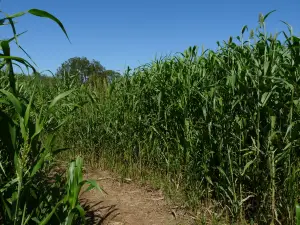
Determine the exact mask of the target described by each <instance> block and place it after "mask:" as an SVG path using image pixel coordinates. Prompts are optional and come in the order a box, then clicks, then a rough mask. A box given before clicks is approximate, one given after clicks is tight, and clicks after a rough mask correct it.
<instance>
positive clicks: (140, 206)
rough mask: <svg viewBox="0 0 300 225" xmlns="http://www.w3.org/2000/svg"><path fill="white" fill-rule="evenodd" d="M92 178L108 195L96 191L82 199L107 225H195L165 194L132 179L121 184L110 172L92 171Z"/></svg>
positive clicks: (90, 173) (87, 174) (87, 175)
mask: <svg viewBox="0 0 300 225" xmlns="http://www.w3.org/2000/svg"><path fill="white" fill-rule="evenodd" d="M86 177H87V178H88V179H94V180H97V182H98V184H99V186H100V187H102V188H103V189H104V190H105V191H106V193H107V194H105V193H99V192H98V191H96V190H92V191H90V192H87V193H84V194H83V195H82V199H83V200H84V201H86V202H87V204H88V205H90V206H91V207H92V204H94V207H92V209H93V212H96V215H98V216H100V217H101V224H104V225H175V224H176V225H179V224H182V225H191V224H193V223H192V219H191V217H190V216H188V215H186V214H184V213H183V212H182V211H180V210H176V209H174V208H172V207H170V206H169V205H168V204H167V203H166V201H165V199H164V196H163V194H162V193H161V191H157V190H151V189H150V188H147V187H141V186H140V185H137V184H135V183H134V182H132V181H130V180H127V182H126V180H125V182H121V180H120V179H118V178H117V177H116V176H114V175H113V174H112V173H110V172H107V171H101V170H90V171H88V172H86Z"/></svg>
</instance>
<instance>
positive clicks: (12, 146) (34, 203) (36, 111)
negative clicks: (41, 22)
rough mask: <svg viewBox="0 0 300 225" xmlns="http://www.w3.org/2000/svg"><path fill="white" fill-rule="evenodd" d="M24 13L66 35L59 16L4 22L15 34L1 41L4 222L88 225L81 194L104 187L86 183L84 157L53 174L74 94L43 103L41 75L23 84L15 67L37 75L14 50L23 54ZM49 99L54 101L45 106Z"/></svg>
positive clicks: (0, 205)
mask: <svg viewBox="0 0 300 225" xmlns="http://www.w3.org/2000/svg"><path fill="white" fill-rule="evenodd" d="M25 13H29V14H32V15H35V16H39V17H46V18H49V19H51V20H53V21H54V22H56V23H57V24H58V25H59V26H60V27H61V29H62V30H63V31H64V32H65V34H66V31H65V29H64V27H63V25H62V24H61V22H60V21H59V20H58V19H57V18H56V17H54V16H53V15H51V14H49V13H48V12H45V11H42V10H38V9H31V10H29V11H27V12H20V13H17V14H14V15H7V16H6V17H4V18H2V19H0V25H1V26H11V28H12V31H13V37H12V38H10V39H5V40H0V44H1V51H2V52H1V54H0V69H1V71H0V73H1V74H0V79H1V81H2V82H1V89H0V224H9V225H11V224H15V225H17V224H18V225H19V224H22V225H25V224H41V225H42V224H78V223H81V224H84V223H85V222H86V215H85V210H84V208H83V207H82V205H81V204H80V202H79V194H80V191H81V189H82V187H83V185H84V184H89V187H88V190H90V189H92V188H97V189H99V190H100V188H99V187H98V185H97V184H96V183H95V182H94V181H91V180H83V177H82V163H83V162H82V159H81V158H80V157H78V158H77V159H76V160H73V161H71V162H70V164H69V170H68V172H67V177H66V178H64V175H63V174H58V173H54V174H53V172H55V171H54V164H53V159H54V157H55V155H57V154H58V153H60V152H61V151H63V150H66V149H62V148H58V149H57V148H56V146H57V143H55V140H56V137H57V135H58V134H59V128H60V127H61V126H62V125H63V124H64V123H65V122H66V121H67V120H66V116H65V117H63V116H61V117H60V118H57V117H56V116H57V112H59V109H62V107H63V106H62V105H60V107H58V105H59V102H61V101H62V99H65V98H67V97H68V96H70V95H71V94H72V92H74V91H75V90H67V91H65V92H63V93H60V94H58V93H59V91H60V90H57V91H56V92H52V93H55V95H54V96H51V95H49V94H48V98H46V99H43V101H36V98H35V96H36V95H38V96H39V97H40V98H41V97H44V96H43V95H42V94H41V93H42V92H41V88H42V86H37V83H36V82H35V83H32V82H31V80H33V81H34V80H36V79H38V75H36V76H35V77H27V78H26V79H25V80H26V81H27V82H26V83H25V82H19V81H21V80H22V77H17V76H16V74H15V73H14V65H16V63H19V64H22V65H25V66H26V67H30V68H31V69H32V70H33V71H34V73H35V72H36V71H35V68H34V66H32V64H31V63H29V62H28V61H26V60H25V59H23V58H20V57H16V56H12V55H11V52H10V44H11V42H13V41H15V42H16V44H17V46H18V47H19V48H20V49H22V50H23V48H22V47H21V46H20V45H19V43H18V37H19V36H20V35H19V34H17V33H16V28H15V21H14V20H15V19H16V18H18V17H20V16H22V15H24V14H25ZM66 35H67V34H66ZM24 78H25V77H23V79H24ZM17 80H18V82H17ZM43 83H44V84H45V81H44V82H43ZM30 84H33V85H30ZM24 87H25V88H24ZM29 89H30V90H29ZM48 89H49V85H48ZM52 97H53V99H52ZM47 99H49V100H50V101H49V102H47V101H46V102H45V100H47ZM65 105H66V106H68V107H69V108H71V110H65V109H64V110H63V112H65V113H70V111H72V110H74V108H76V106H74V103H72V102H68V101H67V103H65ZM51 173H52V176H51Z"/></svg>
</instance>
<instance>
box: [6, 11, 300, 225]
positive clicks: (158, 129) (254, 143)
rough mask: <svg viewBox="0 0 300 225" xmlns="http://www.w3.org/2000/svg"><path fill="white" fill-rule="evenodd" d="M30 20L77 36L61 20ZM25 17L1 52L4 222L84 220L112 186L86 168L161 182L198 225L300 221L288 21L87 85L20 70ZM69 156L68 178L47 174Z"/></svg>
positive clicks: (294, 60) (298, 136) (296, 53)
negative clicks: (93, 196)
mask: <svg viewBox="0 0 300 225" xmlns="http://www.w3.org/2000/svg"><path fill="white" fill-rule="evenodd" d="M26 13H29V14H32V15H35V16H39V17H47V18H48V19H51V20H53V21H54V22H55V23H57V24H58V25H59V26H60V28H61V29H62V31H63V32H64V33H65V34H66V35H67V32H66V31H65V29H64V27H63V24H62V23H61V22H60V21H59V20H58V19H57V18H56V17H54V16H52V15H51V14H49V13H47V12H45V11H41V10H36V9H33V10H29V11H28V12H26ZM22 15H23V14H15V15H12V16H7V17H5V18H4V19H2V20H1V25H2V26H11V28H12V33H13V35H12V38H11V39H5V40H1V51H2V52H1V54H0V60H1V61H0V63H1V64H0V65H1V68H2V70H1V76H0V79H1V84H0V86H1V90H0V224H80V223H84V221H85V220H87V218H86V216H85V209H84V206H82V205H81V203H80V201H79V198H78V196H79V192H80V190H81V189H82V187H83V184H88V186H87V187H88V190H90V189H92V188H94V189H98V190H99V191H101V187H99V186H98V185H97V184H96V182H95V181H93V180H84V179H83V175H82V163H83V161H84V162H85V163H86V164H88V165H90V166H93V167H97V166H99V165H100V164H101V165H105V167H106V168H109V169H110V170H114V171H117V172H118V173H120V174H130V175H131V176H134V177H137V178H138V179H141V180H147V181H150V182H152V184H153V185H158V186H159V188H162V189H163V190H164V192H165V194H166V195H168V196H169V198H170V199H171V201H174V202H177V203H180V204H181V205H183V206H184V207H185V208H186V209H188V210H191V211H194V212H199V213H198V217H199V224H282V225H285V224H290V225H295V224H297V222H298V224H300V206H299V205H298V204H299V201H300V38H299V37H297V36H295V35H294V34H293V30H292V28H291V26H290V25H289V24H287V23H286V30H285V31H282V32H280V33H273V34H271V33H268V31H267V27H266V24H265V21H266V20H267V18H268V16H272V15H270V14H267V15H265V16H264V15H260V16H259V23H258V26H257V28H256V29H253V30H252V29H250V28H248V27H247V26H244V27H243V28H242V30H241V32H240V34H238V33H237V35H239V36H238V37H237V38H232V37H229V39H228V41H224V42H221V41H220V42H218V43H217V44H218V49H217V50H216V51H213V50H209V49H208V50H205V49H202V50H199V49H198V47H196V46H195V47H189V48H187V50H186V51H184V52H183V53H180V54H175V55H172V56H168V57H162V58H159V59H155V60H153V61H151V62H150V63H148V64H146V65H143V66H140V67H138V68H136V69H133V70H131V69H129V68H128V70H127V71H126V72H125V73H124V74H122V75H121V76H118V77H116V78H114V79H110V77H109V76H107V75H102V76H100V75H99V76H97V75H95V76H91V77H90V78H89V79H88V80H85V81H84V82H83V81H82V80H80V79H78V76H77V75H76V74H72V73H70V72H68V71H66V72H65V73H63V76H56V75H54V76H44V75H42V74H40V73H37V72H35V70H33V73H32V74H30V75H26V72H25V71H24V74H19V73H18V74H16V73H15V72H14V69H13V68H14V67H15V63H19V64H23V65H25V66H27V67H28V68H30V69H31V70H32V69H33V68H34V65H33V64H32V63H31V62H30V61H29V60H28V61H26V60H25V59H22V58H18V57H16V56H12V55H14V54H13V53H10V43H11V42H15V41H17V40H18V43H19V42H20V45H21V43H22V38H21V37H19V35H18V33H17V31H16V30H15V27H14V20H15V19H16V18H19V17H21V16H22ZM20 21H21V19H20ZM234 36H236V34H235V35H234ZM67 37H68V36H67ZM19 39H20V40H19ZM45 44H46V43H45ZM66 158H67V159H70V162H69V163H68V169H67V170H66V173H65V174H66V176H63V175H61V176H58V175H56V176H55V177H54V178H53V177H48V176H46V175H48V174H49V173H50V172H51V171H52V170H53V167H54V165H55V161H56V159H66ZM205 209H209V211H210V213H209V215H208V214H207V213H204V212H206V210H205Z"/></svg>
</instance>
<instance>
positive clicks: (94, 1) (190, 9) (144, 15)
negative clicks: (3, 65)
mask: <svg viewBox="0 0 300 225" xmlns="http://www.w3.org/2000/svg"><path fill="white" fill-rule="evenodd" d="M30 8H39V9H43V10H47V11H49V12H50V13H52V14H54V15H55V16H57V17H58V18H59V19H60V20H61V21H62V22H63V24H64V26H65V28H66V30H67V32H68V34H69V36H70V39H71V42H72V43H71V44H70V43H69V42H68V40H67V39H66V38H65V37H64V35H63V33H62V32H61V31H60V29H59V27H58V26H57V25H56V24H54V23H53V22H51V21H50V20H47V19H41V18H36V17H33V16H29V15H28V16H25V17H23V18H19V19H18V24H17V25H16V27H17V31H18V32H22V31H25V30H28V32H27V33H26V34H25V35H24V36H22V37H20V43H21V45H22V46H23V47H24V48H25V49H26V50H27V51H28V53H29V54H30V55H31V57H32V58H33V59H34V61H35V62H36V63H37V65H38V66H39V68H38V69H39V70H40V71H41V70H45V69H50V70H51V71H53V72H55V71H56V69H57V67H58V66H59V65H60V64H61V63H62V62H64V61H65V60H67V59H69V58H71V57H75V56H79V57H81V56H85V57H87V58H89V59H96V60H99V61H100V63H101V64H102V65H103V66H105V67H106V68H107V69H113V70H120V71H124V69H125V68H126V67H127V66H130V67H132V68H135V67H137V66H139V65H141V64H144V63H147V62H149V61H151V60H152V59H154V58H155V56H156V55H157V56H161V55H166V54H170V53H176V52H182V51H184V50H185V49H186V48H188V47H189V46H193V45H198V46H200V47H201V46H202V45H204V47H205V48H212V49H214V48H215V47H216V41H222V40H228V38H229V36H237V35H239V34H240V30H241V28H242V27H243V26H244V25H248V26H249V27H251V28H255V27H256V26H257V20H258V14H259V13H260V12H262V13H264V14H266V13H267V12H269V11H271V10H273V9H275V10H277V12H275V13H274V14H272V16H270V18H269V20H268V22H267V27H268V28H269V31H276V30H277V31H279V30H282V29H283V28H284V26H283V24H282V23H281V22H280V20H284V21H287V22H288V23H290V24H291V25H292V26H293V28H294V30H295V34H296V35H297V36H299V30H300V27H299V26H300V25H299V12H300V1H299V0H289V1H288V2H286V1H282V0H251V1H240V0H239V1H238V0H226V1H225V0H207V1H203V0H202V1H201V0H184V1H182V0H181V1H178V0H173V1H171V0H152V1H145V0H144V1H142V0H140V1H137V0H126V1H125V0H108V1H100V0H84V1H83V0H72V1H71V0H69V1H68V0H2V1H1V3H0V9H1V10H2V11H4V12H6V13H9V14H12V13H16V12H19V11H24V10H27V9H30ZM5 31H6V33H1V34H0V38H3V37H6V38H7V37H10V36H11V33H10V32H8V30H7V29H6V30H5ZM12 50H13V51H14V52H13V54H15V55H16V54H19V53H20V52H18V51H17V50H16V49H15V48H13V49H12Z"/></svg>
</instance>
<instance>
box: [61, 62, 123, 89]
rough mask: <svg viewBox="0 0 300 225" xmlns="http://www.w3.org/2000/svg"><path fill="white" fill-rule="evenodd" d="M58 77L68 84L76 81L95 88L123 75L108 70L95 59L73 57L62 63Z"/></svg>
mask: <svg viewBox="0 0 300 225" xmlns="http://www.w3.org/2000/svg"><path fill="white" fill-rule="evenodd" d="M56 76H57V77H58V78H61V79H64V81H65V83H66V84H69V83H72V82H74V80H75V81H76V82H78V83H88V84H90V85H92V86H94V87H99V86H102V85H104V86H106V85H107V84H108V83H111V82H112V81H113V80H114V79H115V78H117V77H119V76H121V74H120V73H118V72H116V71H114V70H106V69H105V67H104V66H102V65H101V63H100V62H99V61H96V60H94V59H93V60H88V59H87V58H86V57H81V58H80V57H73V58H70V59H68V60H67V61H65V62H64V63H62V65H61V66H60V67H59V68H58V69H57V72H56ZM99 84H101V85H99Z"/></svg>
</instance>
